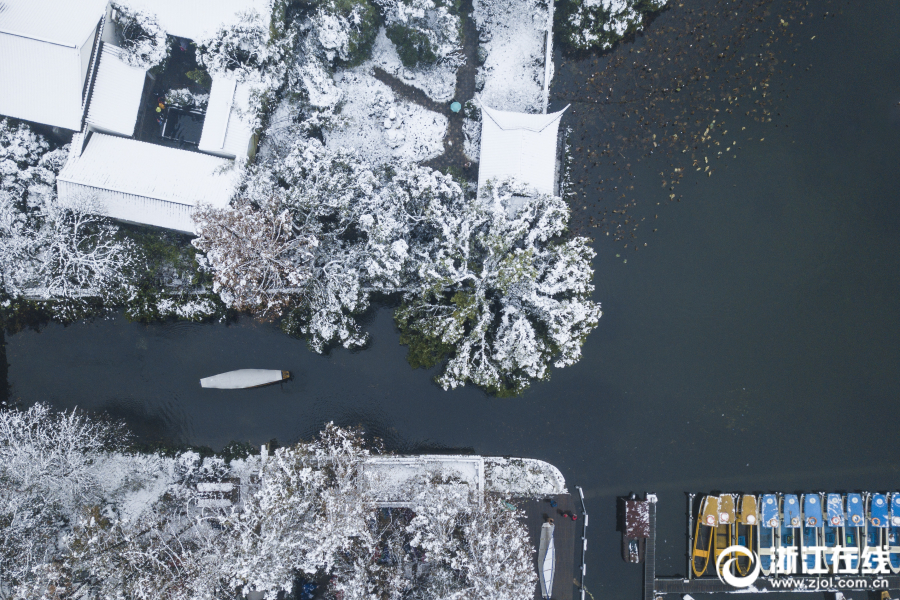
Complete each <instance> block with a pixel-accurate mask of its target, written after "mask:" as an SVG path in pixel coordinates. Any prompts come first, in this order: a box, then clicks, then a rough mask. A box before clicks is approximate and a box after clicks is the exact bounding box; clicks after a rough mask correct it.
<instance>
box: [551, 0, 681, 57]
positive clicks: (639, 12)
mask: <svg viewBox="0 0 900 600" xmlns="http://www.w3.org/2000/svg"><path fill="white" fill-rule="evenodd" d="M667 2H668V0H569V1H568V2H562V3H560V5H559V6H558V8H557V9H556V10H557V15H556V21H557V27H558V28H559V29H560V35H561V36H562V39H563V41H564V42H565V43H566V44H568V45H569V46H571V47H572V48H574V49H577V50H590V49H593V48H597V49H599V50H606V49H608V48H610V47H611V46H612V45H613V44H615V43H616V42H618V41H619V40H621V39H622V38H623V37H625V36H626V35H628V34H630V33H634V32H636V31H639V30H640V29H641V28H642V27H643V25H644V18H645V15H646V14H648V13H652V12H656V11H659V10H662V9H663V8H664V7H665V5H666V4H667Z"/></svg>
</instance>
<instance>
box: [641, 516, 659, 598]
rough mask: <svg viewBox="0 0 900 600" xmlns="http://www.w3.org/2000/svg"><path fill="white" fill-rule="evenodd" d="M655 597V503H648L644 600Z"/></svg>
mask: <svg viewBox="0 0 900 600" xmlns="http://www.w3.org/2000/svg"><path fill="white" fill-rule="evenodd" d="M655 596H656V502H650V535H649V536H647V541H646V542H645V545H644V600H653V599H654V597H655Z"/></svg>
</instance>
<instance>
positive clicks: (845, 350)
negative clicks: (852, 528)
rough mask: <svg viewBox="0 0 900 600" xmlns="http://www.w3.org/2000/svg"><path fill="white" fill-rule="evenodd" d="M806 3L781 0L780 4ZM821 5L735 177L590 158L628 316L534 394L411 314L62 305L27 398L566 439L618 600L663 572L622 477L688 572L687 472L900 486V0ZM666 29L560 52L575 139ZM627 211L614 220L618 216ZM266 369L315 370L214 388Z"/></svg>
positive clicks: (598, 137) (493, 438) (203, 426)
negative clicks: (358, 321)
mask: <svg viewBox="0 0 900 600" xmlns="http://www.w3.org/2000/svg"><path fill="white" fill-rule="evenodd" d="M673 2H674V4H675V5H674V6H673V7H672V9H671V10H670V11H667V12H665V13H663V14H662V15H661V16H660V17H659V18H657V19H656V20H655V21H654V22H653V24H652V25H651V30H652V29H653V28H660V29H664V28H666V27H676V26H678V27H680V26H682V25H683V24H684V23H686V22H688V21H685V20H684V19H685V17H684V15H683V14H679V12H678V11H681V10H687V7H681V8H679V7H680V5H681V4H684V5H691V2H690V1H689V0H677V1H676V0H673ZM704 4H709V5H711V6H713V7H714V8H715V9H716V10H718V11H720V12H716V11H715V10H712V12H711V13H710V14H708V15H696V16H694V17H692V18H695V19H696V20H697V23H698V26H699V23H701V22H705V23H710V22H713V23H714V22H715V19H717V18H724V17H723V15H725V14H726V12H727V11H729V10H731V8H732V6H744V5H745V4H747V3H741V2H733V3H729V2H712V1H710V2H704ZM782 4H784V5H785V6H787V3H780V2H772V3H771V4H769V5H768V8H767V9H766V10H769V11H771V12H770V15H769V17H767V18H770V20H771V16H772V15H774V16H775V17H778V14H779V10H781V8H783V6H782ZM800 4H802V3H800ZM816 4H818V3H810V6H808V7H806V8H804V10H805V13H804V15H805V14H810V15H811V16H810V17H806V16H802V18H799V17H798V18H797V19H795V20H790V19H788V18H787V16H785V21H786V22H788V23H789V25H788V26H785V27H788V28H794V29H793V30H790V33H793V34H794V35H793V36H790V35H789V34H788V33H786V32H783V31H782V32H780V33H779V35H774V33H775V32H773V36H774V37H770V38H765V37H763V38H753V40H752V42H751V41H749V40H748V41H747V42H746V44H747V46H746V47H745V48H742V49H741V51H742V52H744V53H746V54H753V53H758V54H760V55H762V54H763V53H764V52H768V51H769V50H771V51H773V52H775V53H776V54H778V56H780V57H781V58H780V59H779V60H786V61H787V64H791V65H792V64H796V65H798V66H796V67H792V68H791V69H788V68H787V66H786V65H785V67H784V68H783V69H781V72H779V70H778V69H775V70H773V71H772V72H771V73H770V78H769V79H768V80H767V83H768V85H769V86H770V87H771V88H772V90H773V95H774V96H775V98H774V100H773V101H772V103H771V104H769V105H768V107H769V108H768V109H767V110H771V112H772V115H771V117H772V120H771V121H764V122H762V123H760V122H759V121H758V120H754V119H753V118H752V116H748V115H743V112H740V113H739V111H734V112H732V113H727V116H726V113H725V112H724V110H725V107H727V106H728V102H727V101H725V102H724V103H722V102H721V101H720V105H721V106H719V107H720V108H721V109H722V111H723V112H722V113H720V114H721V115H722V116H720V117H719V119H720V121H721V120H725V121H726V125H725V129H728V130H731V133H729V134H723V135H724V136H727V137H728V140H727V142H728V144H729V145H730V143H731V142H732V141H734V142H735V144H734V146H735V151H734V152H729V155H731V156H733V158H732V157H729V158H727V159H716V158H714V157H715V156H717V155H716V154H715V152H718V151H720V150H723V148H721V147H716V148H714V149H713V150H711V151H707V154H706V155H708V156H709V158H710V159H711V160H713V161H714V164H715V165H716V167H715V169H714V174H713V175H712V176H709V175H708V174H707V172H706V171H704V170H700V171H697V170H696V167H694V166H693V164H692V159H690V158H686V157H689V156H691V155H692V152H695V153H698V154H697V156H700V161H701V165H706V164H709V163H708V162H703V158H702V156H704V155H703V154H700V153H701V152H703V151H704V150H703V147H698V149H697V150H694V149H693V147H691V148H690V150H691V151H690V152H681V150H682V149H680V148H678V147H676V146H674V145H670V146H669V147H667V148H664V147H662V146H660V148H659V150H658V151H656V152H654V153H652V154H651V153H650V151H649V150H646V148H645V149H644V150H639V151H637V150H636V151H634V152H633V153H629V152H628V151H627V148H623V151H622V153H621V155H620V156H621V158H619V159H616V161H617V162H618V163H620V164H616V165H613V164H612V160H613V159H612V158H609V157H600V158H597V157H595V156H592V157H590V159H587V158H585V156H587V151H585V150H582V151H581V152H582V153H583V154H580V155H579V154H578V153H576V154H575V160H576V161H577V163H578V164H577V165H576V170H575V180H576V184H577V183H578V180H579V179H580V180H581V184H579V186H578V188H577V189H578V191H579V200H578V201H577V203H576V205H581V206H582V207H586V208H579V211H578V214H577V215H576V221H575V225H576V227H577V228H580V230H581V231H585V232H587V233H588V234H595V235H596V243H595V248H596V250H597V252H598V256H597V258H596V262H595V267H596V277H595V281H596V284H597V292H596V298H597V299H598V300H600V301H601V302H602V303H603V307H604V316H603V318H602V319H601V322H600V326H599V328H598V329H597V331H596V332H595V333H593V334H592V335H591V336H590V338H589V339H588V341H587V343H586V345H585V347H584V359H583V360H582V361H581V362H580V363H579V364H578V365H576V366H574V367H571V368H567V369H563V370H555V371H554V372H553V375H552V379H551V380H550V381H549V382H547V383H541V384H537V385H535V386H533V387H532V388H531V389H530V390H529V391H528V392H527V393H526V394H525V395H524V397H522V398H517V399H497V398H490V397H487V396H485V395H484V394H482V393H481V392H479V391H477V390H475V389H463V390H457V391H454V392H444V391H442V390H441V389H439V388H438V387H437V386H436V385H435V384H434V383H432V377H433V375H434V373H433V372H426V371H421V370H418V371H414V370H411V369H410V368H409V366H408V365H407V363H406V361H405V349H404V348H403V347H401V346H399V344H398V333H397V332H396V331H395V329H394V327H393V323H392V320H391V314H390V311H389V310H387V309H383V310H380V311H377V312H375V314H374V315H373V317H372V320H371V322H370V323H369V324H368V330H369V332H370V333H371V336H372V343H371V345H370V347H369V348H367V349H365V350H363V351H360V352H346V351H342V350H338V351H334V352H332V353H331V354H330V355H328V356H319V355H315V354H313V353H311V352H310V351H308V350H307V348H306V346H305V344H304V342H302V341H298V340H294V339H292V338H288V337H286V336H284V335H282V334H281V333H280V332H279V331H278V330H277V328H276V327H275V326H273V325H272V324H261V323H255V322H251V321H242V322H239V323H237V324H231V325H225V324H220V325H203V326H200V325H191V324H182V323H177V324H168V325H156V326H149V327H148V326H142V325H136V324H130V323H127V322H125V320H124V319H121V318H113V319H110V320H97V321H94V322H90V323H84V324H78V325H73V326H70V327H62V326H57V325H50V326H47V327H45V328H43V329H42V330H41V331H40V332H36V331H25V332H22V333H18V334H16V335H12V336H7V338H6V359H7V361H8V363H9V368H8V379H9V385H10V391H11V397H12V399H13V400H19V401H22V402H24V403H31V402H34V401H38V400H45V401H48V402H51V403H52V404H53V405H55V406H58V407H60V408H71V407H74V406H79V407H81V408H85V409H88V410H94V411H107V412H109V413H111V414H112V415H115V416H118V417H122V418H124V419H125V420H126V421H127V422H128V424H129V425H130V427H131V428H132V430H133V431H134V432H135V433H136V434H137V435H138V436H139V437H140V438H141V439H143V440H147V441H174V442H186V443H192V444H205V445H209V446H212V447H214V448H220V447H221V446H223V445H224V444H225V443H227V442H228V441H230V440H242V441H249V442H252V443H254V444H259V443H262V442H265V441H268V440H270V439H272V438H277V439H278V440H279V441H281V442H282V443H288V442H292V441H294V440H297V439H299V438H308V437H310V436H312V435H313V434H314V433H315V432H316V431H317V430H318V429H319V428H320V427H321V426H322V424H323V423H324V422H326V421H332V420H333V421H336V422H338V423H340V424H359V423H361V424H364V425H365V426H366V427H367V428H368V429H369V431H371V432H372V433H373V434H375V435H379V436H381V437H383V438H384V439H385V440H386V442H387V444H388V446H389V447H391V448H394V449H398V450H402V451H421V450H426V451H430V450H434V451H448V450H459V451H462V452H477V453H481V454H493V455H517V456H530V457H536V458H540V459H543V460H547V461H549V462H551V463H553V464H555V465H557V466H559V467H560V469H561V470H562V472H563V474H564V475H565V476H566V479H567V481H568V483H569V485H570V487H571V486H574V485H581V486H583V487H584V489H585V492H586V495H587V503H588V510H589V511H590V512H591V517H592V518H591V527H590V532H589V537H590V542H589V544H590V549H589V565H588V577H587V587H588V589H589V590H590V591H591V592H592V594H593V596H594V598H596V599H597V600H599V599H600V598H622V599H627V598H635V597H637V594H638V593H639V591H640V570H639V569H638V568H636V567H632V566H630V565H626V564H624V563H623V562H622V561H621V558H620V557H619V537H618V534H617V533H616V532H615V502H614V498H615V496H617V495H622V494H627V493H628V492H630V491H636V492H641V491H644V490H649V491H655V492H656V493H657V494H658V495H659V498H660V505H659V525H660V528H659V531H660V534H659V548H658V555H659V559H660V561H659V566H658V572H659V573H660V574H661V575H665V574H678V573H684V572H685V559H684V550H685V548H684V545H685V535H684V529H685V517H684V509H685V496H684V493H685V492H687V491H711V490H721V491H768V490H787V491H798V490H852V489H871V490H875V489H878V490H888V489H891V490H893V489H897V488H900V472H898V471H900V461H898V460H897V458H896V456H895V455H894V452H893V448H894V447H895V441H896V439H897V435H898V429H897V423H898V422H900V421H898V416H900V409H898V398H900V341H898V340H900V276H898V274H900V236H898V231H900V192H898V191H897V190H898V187H897V184H896V175H897V172H898V165H900V78H898V74H900V47H898V45H897V34H896V32H897V31H898V30H900V4H897V3H895V2H888V1H882V2H849V3H847V2H844V3H840V2H833V3H823V4H822V6H813V5H816ZM826 4H827V6H826ZM797 5H798V3H790V7H796V6H797ZM823 6H824V7H825V8H823ZM826 10H828V11H832V13H833V14H834V16H827V15H824V14H823V13H825V11H826ZM779 18H780V17H779ZM679 19H682V20H681V21H679ZM800 21H804V23H803V25H800V24H799V22H800ZM767 23H768V22H767ZM764 27H768V24H767V25H765V26H764ZM754 33H755V34H760V35H763V34H765V31H764V32H754ZM776 38H777V39H776ZM652 40H653V38H652V36H651V35H650V34H649V33H648V35H647V36H646V37H644V38H639V39H638V40H636V41H635V42H634V43H633V44H631V45H628V44H626V45H623V46H621V47H619V48H618V49H617V50H616V51H615V52H613V53H612V54H610V55H607V56H605V57H603V58H601V59H599V61H598V60H597V59H596V58H595V57H587V58H582V59H580V60H575V59H566V60H564V62H559V63H558V66H557V75H556V80H555V84H554V85H555V88H554V95H553V98H554V106H556V107H559V106H561V105H564V104H565V103H569V102H572V104H573V107H572V109H570V113H569V114H567V115H566V119H567V120H566V121H565V125H568V126H570V127H572V129H573V133H572V139H573V143H575V144H577V145H578V146H579V147H582V148H588V149H590V148H592V147H596V148H600V147H602V146H605V144H606V143H608V142H611V141H612V140H615V139H616V136H617V135H620V134H619V133H618V132H614V131H612V129H611V124H612V122H616V119H617V118H619V117H616V114H615V113H612V112H610V111H609V110H608V109H606V112H603V109H602V107H599V103H594V104H595V105H596V106H592V102H593V100H591V99H589V98H588V97H589V96H591V97H593V98H596V94H597V89H599V88H596V87H594V88H590V89H588V88H587V87H584V86H585V81H586V80H587V79H588V77H589V76H592V75H593V74H594V73H595V72H600V71H602V70H603V69H605V68H606V66H607V65H608V64H609V62H608V61H614V60H617V57H618V58H621V56H622V54H623V53H624V54H626V55H627V54H628V53H629V51H636V50H638V49H641V48H643V49H644V51H645V52H648V53H650V52H655V51H657V50H654V49H652V48H649V45H650V42H651V41H652ZM673 43H674V42H673ZM766 43H769V44H771V46H769V47H766V46H765V45H764V44H766ZM752 44H755V45H753V46H752V47H751V45H752ZM653 48H657V46H654V47H653ZM730 50H733V48H731V49H730ZM631 56H633V55H631ZM626 58H627V57H626ZM788 59H789V60H788ZM679 60H681V61H687V62H688V66H689V67H690V68H694V67H696V69H697V70H700V72H701V73H702V69H705V68H707V65H705V64H698V65H690V60H691V57H690V56H683V55H682V57H681V58H680V59H679ZM665 62H669V61H665ZM673 62H675V61H673ZM654 64H663V61H661V60H660V58H659V57H658V56H657V57H655V62H654ZM779 64H781V63H779ZM630 65H631V63H628V62H627V61H626V62H625V63H624V64H623V66H621V67H617V68H619V69H621V70H622V71H621V73H624V72H625V70H626V69H632V70H633V67H632V66H630ZM651 68H653V69H655V68H656V67H655V66H653V67H651ZM679 68H681V69H684V68H685V67H684V66H683V65H682V66H681V67H679ZM726 70H728V69H726ZM620 79H622V80H625V79H626V78H625V77H624V75H623V76H622V77H621V78H620ZM626 84H627V81H626V82H625V84H623V83H622V82H621V81H620V82H619V83H618V84H617V85H618V86H620V87H619V88H616V86H614V85H608V86H606V87H612V88H616V90H618V89H621V86H623V85H626ZM633 85H634V86H635V88H634V89H638V90H644V91H647V90H648V89H649V88H646V86H647V85H650V84H648V83H647V82H646V81H645V80H643V79H637V78H635V79H634V84H633ZM716 85H718V83H717V84H716ZM685 91H686V92H689V91H690V90H689V89H686V90H685ZM641 93H643V92H641ZM647 93H649V91H648V92H647ZM592 94H593V96H592ZM637 95H639V94H637ZM757 99H759V97H751V98H750V99H749V100H748V102H747V106H748V108H747V110H750V109H749V105H751V104H756V100H757ZM606 106H608V105H606ZM757 106H759V105H757ZM710 107H711V108H710V110H712V111H714V110H715V107H713V105H712V103H711V104H710ZM688 108H690V107H688ZM696 108H697V109H698V110H699V108H700V107H699V106H698V107H696ZM704 108H705V107H704ZM666 110H669V109H666ZM673 110H674V109H673ZM624 112H625V111H624V110H623V114H624ZM741 115H743V116H741ZM621 118H622V119H626V118H627V119H632V120H633V119H634V117H626V116H621ZM712 118H716V117H712ZM702 119H708V116H703V117H702ZM696 120H700V117H698V118H697V119H696ZM701 124H702V123H701ZM704 126H705V125H704ZM617 127H618V131H622V128H623V126H622V125H617ZM646 131H647V132H648V134H649V135H652V133H651V130H649V129H648V130H646ZM700 133H701V134H702V129H701V131H700ZM626 137H627V136H626ZM660 137H662V136H660ZM732 137H734V140H732V139H731V138H732ZM582 138H583V139H582ZM720 139H723V140H724V137H723V138H720ZM729 147H730V146H729ZM649 148H652V146H649ZM645 150H646V151H645ZM617 152H618V150H617ZM679 154H680V155H681V156H678V155H679ZM639 158H640V160H638V159H639ZM678 161H681V162H678ZM685 161H686V164H685ZM595 163H596V164H595ZM622 164H625V165H628V166H627V168H626V169H625V170H622ZM726 164H727V168H726V166H725V165H726ZM673 165H674V167H678V168H680V169H683V170H684V173H685V175H684V176H683V177H682V178H681V179H680V182H679V183H678V185H677V186H675V190H674V191H673V190H670V189H669V187H668V186H662V185H661V179H663V178H664V177H667V175H666V174H668V173H669V172H671V171H672V169H673ZM616 178H618V179H616ZM601 181H614V183H610V184H603V185H604V186H605V185H608V186H609V187H619V183H615V181H619V182H627V186H625V185H624V183H623V184H622V187H623V188H625V187H628V186H634V187H633V189H629V190H627V198H625V199H624V200H622V202H628V203H630V202H631V200H632V199H638V203H637V205H636V206H634V205H631V206H629V207H628V210H627V215H628V216H627V217H622V218H621V220H620V221H619V222H617V223H616V222H613V221H612V220H611V219H610V215H613V214H615V215H616V217H617V218H618V217H619V215H620V213H618V212H617V213H612V210H614V209H615V210H619V208H620V207H618V206H617V205H616V201H617V200H616V199H615V196H614V195H613V193H612V190H605V191H604V192H602V193H601V192H600V191H598V190H599V188H600V187H602V186H601V184H600V183H598V182H601ZM618 191H621V190H618V189H617V190H616V192H618ZM672 193H675V194H677V197H676V199H677V201H671V202H670V201H669V196H670V194H672ZM657 203H659V205H657ZM604 209H606V210H607V212H606V213H605V215H604V213H603V210H604ZM621 214H624V213H621ZM602 218H607V221H606V222H605V223H613V224H612V225H609V226H608V227H607V229H604V228H603V227H596V228H594V227H592V225H593V224H598V223H600V222H601V221H600V220H601V219H602ZM625 218H628V219H629V224H628V225H627V226H625V227H619V225H622V224H623V223H624V219H625ZM642 219H644V220H642ZM634 223H639V224H641V226H640V227H639V228H638V229H629V228H630V227H632V226H633V224H634ZM610 229H611V230H612V231H613V235H606V234H605V232H606V231H609V230H610ZM653 229H656V230H657V231H655V232H653V231H652V230H653ZM617 230H618V231H619V232H622V231H627V233H620V235H618V236H617V235H616V232H617ZM631 233H634V234H635V236H634V237H633V238H632V237H631ZM617 237H619V238H620V239H619V240H618V241H617V240H616V238H617ZM626 243H628V244H629V247H628V248H625V247H624V245H625V244H626ZM644 243H646V244H647V246H646V247H645V246H644V245H643V244H644ZM635 245H637V246H638V247H639V248H640V249H639V251H634V249H633V248H634V246H635ZM241 367H260V368H272V369H289V370H291V372H292V373H293V374H294V380H293V381H292V382H290V383H287V384H285V385H283V386H281V387H270V388H266V389H260V390H250V391H243V392H228V391H216V390H202V389H200V387H199V384H198V379H199V378H200V377H203V376H207V375H211V374H214V373H218V372H221V371H226V370H229V369H235V368H241ZM860 597H862V596H860Z"/></svg>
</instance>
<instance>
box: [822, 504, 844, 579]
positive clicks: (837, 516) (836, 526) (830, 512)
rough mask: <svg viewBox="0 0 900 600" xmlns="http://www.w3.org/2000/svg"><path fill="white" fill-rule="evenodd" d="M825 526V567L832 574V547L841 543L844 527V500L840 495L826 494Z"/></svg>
mask: <svg viewBox="0 0 900 600" xmlns="http://www.w3.org/2000/svg"><path fill="white" fill-rule="evenodd" d="M825 513H826V514H825V524H824V526H823V527H822V531H823V533H824V536H823V537H824V541H825V565H826V566H827V567H828V568H829V570H830V571H831V572H832V573H834V571H835V569H834V547H835V546H837V545H838V544H840V543H841V537H842V536H841V530H842V529H843V527H844V521H845V519H844V499H843V498H841V495H840V494H828V495H827V496H826V499H825Z"/></svg>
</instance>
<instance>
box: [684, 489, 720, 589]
mask: <svg viewBox="0 0 900 600" xmlns="http://www.w3.org/2000/svg"><path fill="white" fill-rule="evenodd" d="M718 513H719V499H718V498H716V497H715V496H706V497H704V498H703V501H702V502H701V504H700V512H699V514H698V515H697V526H696V529H695V530H694V547H693V548H692V550H691V569H692V570H693V571H694V575H695V576H697V577H700V576H702V575H703V574H704V573H706V568H707V567H708V566H709V554H710V552H711V551H712V541H713V540H712V539H713V532H714V531H715V527H716V525H718V523H719V514H718Z"/></svg>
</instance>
